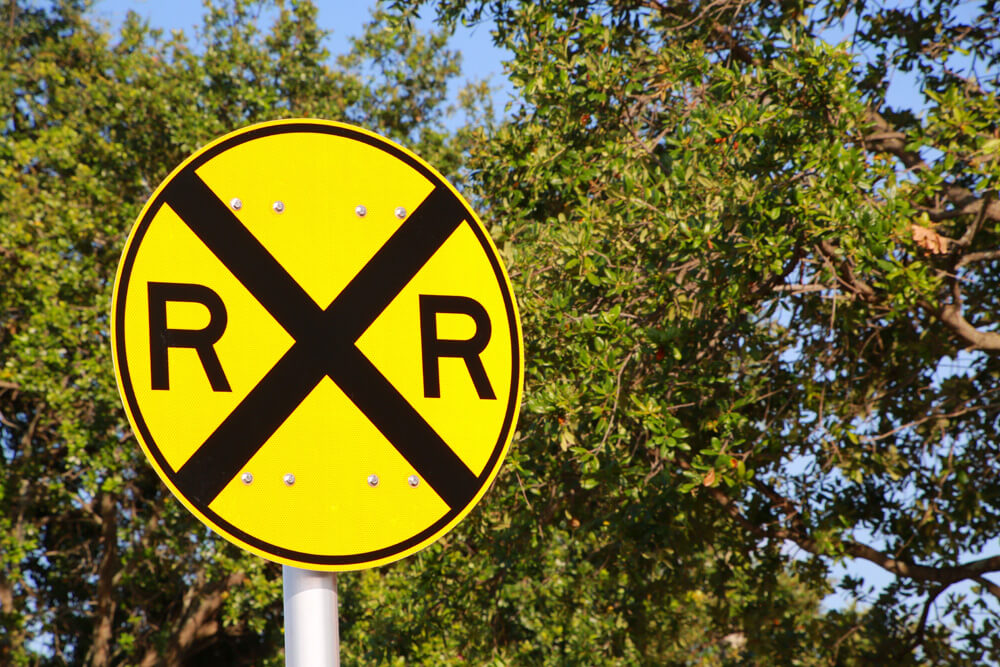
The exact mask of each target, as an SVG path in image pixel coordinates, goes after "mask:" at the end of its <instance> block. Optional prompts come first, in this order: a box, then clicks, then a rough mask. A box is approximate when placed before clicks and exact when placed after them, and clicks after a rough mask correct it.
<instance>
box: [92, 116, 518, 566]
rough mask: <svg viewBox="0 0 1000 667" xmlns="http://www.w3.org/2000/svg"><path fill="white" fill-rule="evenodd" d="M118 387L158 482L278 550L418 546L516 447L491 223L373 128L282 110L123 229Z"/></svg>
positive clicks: (187, 164) (316, 560) (507, 312)
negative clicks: (295, 116)
mask: <svg viewBox="0 0 1000 667" xmlns="http://www.w3.org/2000/svg"><path fill="white" fill-rule="evenodd" d="M111 328H112V345H113V352H114V362H115V371H116V374H117V379H118V387H119V390H120V392H121V395H122V400H123V403H124V404H125V408H126V412H127V413H128V417H129V420H130V421H131V423H132V426H133V429H134V432H135V434H136V436H137V438H138V440H139V442H140V444H141V445H142V448H143V450H144V451H145V453H146V456H147V457H148V459H149V460H150V462H151V463H152V465H153V467H154V468H156V471H157V473H159V475H160V477H161V478H162V479H163V481H164V483H165V484H166V485H167V486H168V487H169V488H170V490H171V491H172V492H173V493H174V495H176V496H177V497H178V498H179V499H180V500H181V502H183V503H184V505H186V506H187V508H188V509H189V510H191V511H192V512H193V513H194V514H195V515H196V516H197V517H198V518H199V519H201V520H202V521H203V522H205V523H206V524H207V525H208V526H210V527H211V528H212V529H214V530H215V531H216V532H218V533H219V534H221V535H222V536H223V537H225V538H226V539H228V540H230V541H232V542H234V543H236V544H238V545H240V546H241V547H243V548H245V549H248V550H250V551H252V552H254V553H257V554H259V555H261V556H264V557H265V558H269V559H271V560H275V561H278V562H282V563H285V564H288V565H295V566H298V567H303V568H307V569H314V570H317V569H319V570H354V569H361V568H365V567H372V566H375V565H380V564H383V563H387V562H390V561H393V560H397V559H399V558H403V557H404V556H407V555H409V554H411V553H413V552H415V551H417V550H419V549H421V548H423V547H425V546H427V545H428V544H430V543H431V542H433V541H434V540H436V539H438V538H439V537H441V536H442V535H443V534H444V533H445V532H447V531H448V530H450V529H451V528H452V527H454V526H455V525H456V524H457V523H458V522H459V521H460V520H461V519H462V518H463V517H464V516H465V515H466V514H467V513H468V512H469V511H470V510H471V509H472V507H473V506H474V505H475V504H476V503H477V502H478V501H479V499H480V498H481V497H482V496H483V494H484V493H485V492H486V489H487V488H488V486H489V484H490V483H491V482H492V480H493V478H494V477H495V476H496V474H497V471H498V469H499V466H500V463H501V461H502V460H503V457H504V455H505V454H506V451H507V448H508V447H509V445H510V440H511V436H512V434H513V429H514V425H515V423H516V420H517V412H518V407H519V404H520V400H521V382H522V372H521V368H522V364H523V362H522V343H521V333H520V324H519V321H518V315H517V308H516V305H515V302H514V297H513V293H512V291H511V287H510V281H509V279H508V277H507V274H506V272H505V270H504V268H503V265H502V263H501V261H500V257H499V255H498V253H497V249H496V248H495V247H494V245H493V243H492V241H491V240H490V237H489V235H488V234H487V232H486V230H485V229H484V227H483V225H482V223H481V222H480V221H479V219H478V218H477V217H476V214H475V213H474V212H473V211H472V209H471V208H470V207H469V205H468V204H467V203H466V202H465V200H464V199H462V197H461V196H460V195H459V194H458V192H457V191H456V190H455V189H454V188H453V187H452V186H451V185H450V184H449V183H448V182H447V181H445V180H444V178H442V177H441V175H440V174H438V173H437V172H436V171H435V170H434V169H433V167H431V166H430V165H429V164H427V163H426V162H424V161H423V160H421V159H420V158H419V157H417V156H416V155H414V154H413V153H411V152H409V151H407V150H406V149H404V148H402V147H400V146H398V145H396V144H394V143H392V142H390V141H388V140H387V139H384V138H382V137H380V136H378V135H376V134H373V133H371V132H367V131H365V130H362V129H359V128H355V127H351V126H347V125H343V124H339V123H332V122H325V121H317V120H288V121H277V122H271V123H265V124H261V125H255V126H252V127H248V128H244V129H242V130H239V131H236V132H233V133H232V134H229V135H227V136H225V137H222V138H220V139H218V140H216V141H215V142H213V143H211V144H209V145H208V146H206V147H204V148H202V149H201V150H199V151H198V152H197V153H195V154H194V155H192V156H191V157H189V158H188V159H187V160H185V161H184V162H183V163H182V164H181V165H180V166H179V167H177V168H176V169H175V170H174V171H173V172H172V173H171V174H170V176H168V177H167V179H166V180H165V181H164V182H163V183H162V184H161V185H160V187H159V188H157V190H156V191H155V192H154V193H153V196H152V197H151V198H150V200H149V202H148V203H147V204H146V206H145V208H143V210H142V212H141V213H140V215H139V219H138V221H137V222H136V224H135V226H134V227H133V229H132V232H131V234H130V235H129V238H128V241H127V242H126V245H125V250H124V253H123V256H122V260H121V264H120V265H119V268H118V276H117V279H116V282H115V292H114V297H113V307H112V327H111Z"/></svg>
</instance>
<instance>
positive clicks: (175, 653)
mask: <svg viewBox="0 0 1000 667" xmlns="http://www.w3.org/2000/svg"><path fill="white" fill-rule="evenodd" d="M246 581H247V576H246V574H245V573H243V572H234V573H233V574H231V575H229V576H228V577H226V578H225V579H223V580H221V581H216V582H212V583H210V584H208V585H205V586H200V587H197V588H193V589H190V590H189V591H188V594H187V595H185V596H184V598H185V600H184V602H185V605H184V606H185V611H184V613H183V614H182V616H181V619H182V621H181V623H180V629H179V630H178V631H177V632H176V633H174V635H173V637H171V639H170V644H169V645H168V646H167V652H166V654H165V655H162V656H161V655H158V653H157V651H156V649H155V648H150V649H148V650H147V651H146V654H145V655H144V656H143V659H142V662H141V663H140V665H141V667H154V666H155V665H167V667H180V666H181V665H184V664H187V662H188V660H187V659H188V658H190V657H191V656H190V652H191V650H192V649H193V648H195V647H196V646H197V644H198V643H199V642H202V641H204V640H206V639H210V638H211V637H213V636H215V635H217V634H219V632H220V630H221V624H220V623H219V621H218V619H217V618H216V616H217V614H218V612H219V609H221V607H222V603H223V601H224V599H225V596H224V593H225V592H226V591H227V590H228V589H230V588H233V587H235V586H239V585H241V584H243V583H245V582H246Z"/></svg>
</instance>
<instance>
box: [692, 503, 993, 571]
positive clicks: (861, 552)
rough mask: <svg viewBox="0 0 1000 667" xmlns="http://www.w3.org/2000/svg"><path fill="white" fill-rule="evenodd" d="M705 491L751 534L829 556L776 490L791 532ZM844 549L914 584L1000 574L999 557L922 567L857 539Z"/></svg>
mask: <svg viewBox="0 0 1000 667" xmlns="http://www.w3.org/2000/svg"><path fill="white" fill-rule="evenodd" d="M706 490H707V491H708V494H709V496H710V497H711V498H712V500H714V501H715V502H716V503H717V504H718V505H720V506H721V507H722V509H723V510H724V511H725V512H726V514H728V515H729V516H730V518H731V519H732V520H733V521H734V522H735V523H736V524H737V525H739V526H740V527H742V528H743V529H744V530H746V531H747V532H749V533H750V534H751V535H753V536H755V537H758V538H760V539H767V540H789V541H791V542H794V543H795V544H796V545H798V546H799V547H800V548H802V549H804V550H805V551H808V552H809V553H811V554H813V555H816V556H828V555H830V554H828V553H827V552H826V551H824V550H823V549H822V548H820V546H819V544H818V543H817V542H816V540H814V539H813V538H812V537H811V536H810V535H809V533H808V531H807V530H806V528H805V526H804V525H803V524H802V523H801V521H800V520H799V515H798V514H797V513H789V511H788V508H789V507H792V506H794V505H795V503H794V501H792V500H790V499H788V498H783V497H782V496H780V494H778V493H777V492H776V491H774V490H773V489H770V490H769V492H768V493H767V494H766V495H767V496H768V499H769V500H770V502H771V503H772V505H774V503H775V501H774V498H781V499H782V500H781V502H780V503H778V504H777V505H775V506H774V508H775V509H778V510H780V511H781V512H782V513H784V514H785V515H786V516H790V517H791V521H792V523H793V526H794V527H793V528H791V529H789V528H784V527H774V528H767V527H764V526H761V525H758V524H755V523H753V522H751V521H750V520H748V519H747V518H746V517H745V516H743V514H742V513H741V512H740V510H739V507H737V506H736V503H735V502H734V501H733V499H732V498H731V497H729V495H727V494H726V493H725V492H724V491H723V490H722V489H719V488H716V487H710V488H708V489H706ZM841 546H842V548H843V551H844V553H846V554H847V555H849V556H853V557H854V558H861V559H864V560H867V561H869V562H870V563H874V564H876V565H878V566H879V567H881V568H882V569H884V570H886V571H887V572H891V573H892V574H894V575H896V576H900V577H906V578H908V579H912V580H914V581H920V582H926V583H937V584H953V583H956V582H958V581H963V580H966V579H974V580H978V578H980V577H982V575H984V574H986V573H988V572H996V571H1000V556H991V557H989V558H981V559H979V560H974V561H969V562H967V563H962V564H960V565H946V566H939V567H935V566H931V565H920V564H919V563H914V562H912V561H908V560H903V559H899V558H893V557H892V556H890V555H888V554H886V553H883V552H881V551H878V550H877V549H873V548H872V547H870V546H868V545H866V544H861V543H860V542H855V541H854V540H845V541H843V542H841ZM990 583H992V582H990Z"/></svg>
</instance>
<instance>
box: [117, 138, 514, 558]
mask: <svg viewBox="0 0 1000 667" xmlns="http://www.w3.org/2000/svg"><path fill="white" fill-rule="evenodd" d="M293 132H315V133H319V134H332V135H335V136H340V137H345V138H348V139H353V140H355V141H360V142H362V143H365V144H368V145H369V146H372V147H374V148H377V149H379V150H381V151H384V152H386V153H388V154H390V155H392V156H393V157H395V158H396V159H398V160H402V161H403V162H405V163H406V164H407V165H409V166H410V167H412V168H414V169H416V170H417V171H418V172H420V174H421V175H422V176H424V177H425V178H426V179H427V180H429V181H430V182H431V183H433V184H434V185H435V186H437V187H443V188H447V189H448V191H449V192H452V195H453V196H455V198H456V199H458V201H459V202H460V203H461V204H462V208H463V209H465V211H466V213H467V214H468V215H467V216H466V219H465V224H467V225H469V227H471V228H472V231H473V233H475V235H476V238H477V239H478V240H479V243H480V245H481V246H482V248H483V252H485V253H486V257H487V258H488V259H489V261H490V265H491V266H492V267H493V273H494V275H495V276H496V278H497V283H498V284H499V285H500V292H501V294H502V295H503V301H504V307H505V308H506V310H507V326H508V329H509V330H510V346H511V377H510V394H509V396H508V398H507V412H506V414H505V415H504V421H503V425H502V426H501V428H500V435H499V437H498V438H497V442H496V445H495V446H494V447H493V452H492V454H491V455H490V458H489V460H488V461H487V462H486V465H485V467H484V468H483V471H482V472H481V473H480V474H479V476H478V479H479V483H480V487H479V488H480V489H482V486H483V483H484V482H485V480H487V479H489V477H490V475H491V474H492V473H493V471H494V469H495V468H496V466H497V465H498V464H499V459H500V454H501V453H502V452H503V449H504V445H505V444H506V442H507V439H508V437H509V436H510V435H511V434H510V431H511V429H512V428H513V420H514V413H515V412H516V410H517V396H518V387H519V385H520V375H521V351H520V341H519V339H518V338H519V337H518V335H517V332H518V326H517V316H516V311H515V309H514V300H513V299H514V297H513V294H512V293H511V292H510V289H509V287H508V283H507V280H506V277H505V273H504V270H503V267H501V265H500V259H499V257H498V256H497V254H496V252H495V251H494V250H493V248H492V247H491V245H490V243H489V241H488V240H487V238H486V235H485V231H484V230H483V229H482V227H481V225H479V224H476V222H475V217H474V214H473V212H472V209H471V208H470V207H469V205H468V204H467V203H466V202H465V200H464V199H463V198H462V197H460V196H458V195H457V194H455V192H453V191H452V190H451V188H449V187H448V184H447V183H446V182H445V181H444V179H443V178H441V177H439V176H438V175H437V174H435V173H434V172H433V171H431V170H430V169H428V168H427V167H426V166H425V165H423V164H421V163H420V162H419V161H418V160H415V159H413V157H411V156H410V155H408V154H407V153H405V152H403V151H401V150H400V149H399V148H398V147H396V146H395V145H393V144H391V143H389V142H388V141H387V140H384V139H377V138H375V137H373V136H371V135H368V134H365V133H363V132H359V131H357V130H353V129H351V128H348V127H342V126H337V125H327V124H325V123H310V122H307V121H294V122H289V123H287V124H280V125H269V126H265V127H260V128H256V129H251V130H248V131H246V132H243V133H240V134H238V135H236V136H234V137H232V138H230V139H228V140H226V141H222V142H220V143H219V144H217V145H215V146H212V147H211V148H209V149H208V150H206V151H205V152H204V153H202V154H200V155H198V157H196V158H195V159H194V160H192V161H191V162H190V163H188V164H187V165H186V166H185V167H184V169H183V170H182V171H180V172H178V174H177V175H179V174H181V173H184V172H187V171H188V170H195V169H197V168H198V167H200V166H201V165H203V164H205V163H206V162H207V161H208V160H210V159H212V158H213V157H215V156H217V155H219V154H221V153H223V152H225V151H227V150H229V149H230V148H233V147H235V146H238V145H240V144H242V143H245V142H247V141H252V140H254V139H259V138H261V137H266V136H271V135H275V134H286V133H293ZM177 175H175V176H174V178H176V176H177ZM165 191H166V188H161V189H160V192H159V194H158V195H157V197H156V199H155V200H154V201H153V203H152V205H151V206H150V207H149V209H148V210H147V211H146V214H145V215H144V216H143V217H142V219H141V220H140V221H139V222H138V223H137V228H136V230H135V233H134V234H133V236H132V238H131V240H130V241H129V244H128V247H127V248H126V251H125V255H124V256H123V257H122V261H121V275H120V277H119V280H118V283H119V284H118V293H117V294H118V298H117V300H116V301H115V304H114V307H115V334H116V335H115V343H116V351H117V356H118V365H119V368H120V369H121V372H120V373H119V374H118V376H119V379H120V381H121V385H122V393H123V395H124V397H125V399H126V400H127V401H128V404H129V409H130V412H131V414H132V417H133V419H134V421H135V426H136V427H137V428H138V430H139V434H140V436H141V437H142V438H143V440H144V442H145V443H146V447H147V448H148V450H149V452H150V453H151V454H152V455H153V457H154V458H155V459H156V463H157V464H158V466H159V468H160V470H161V471H162V472H163V474H165V475H166V476H167V477H168V478H169V479H170V480H171V482H173V483H174V486H175V487H177V483H176V471H174V470H171V468H170V465H169V464H168V463H167V461H166V459H165V458H164V456H163V454H162V453H161V452H160V450H159V447H158V446H157V445H156V441H155V440H154V439H153V436H152V434H151V433H150V432H149V428H148V427H147V425H146V422H145V420H144V419H143V417H142V411H141V410H140V409H139V405H138V403H137V402H136V398H135V391H134V390H133V387H132V378H131V376H130V375H129V371H128V358H127V356H126V354H125V301H126V298H127V297H128V291H129V290H128V283H129V279H130V277H131V275H132V266H133V264H134V263H135V257H136V253H137V252H138V249H139V246H140V245H141V244H142V239H143V237H144V236H145V234H146V231H147V229H148V228H149V225H150V223H151V222H152V221H153V219H154V218H155V217H156V215H157V213H159V211H160V207H161V206H163V204H164V200H165ZM477 495H478V492H477ZM187 500H188V502H190V503H191V504H192V505H194V506H195V507H197V508H198V510H199V511H200V512H202V513H203V514H204V515H205V516H206V517H208V518H209V519H211V520H212V521H213V522H214V523H215V524H216V526H218V527H219V528H221V529H223V530H226V531H228V532H229V533H230V534H231V535H232V536H233V537H236V538H238V539H239V540H241V541H243V542H245V543H246V544H249V545H252V546H254V547H256V548H257V549H260V550H261V551H264V552H266V553H269V554H271V555H273V556H277V557H280V558H287V559H289V560H295V561H299V562H302V563H313V564H316V565H364V564H366V563H371V562H372V561H377V560H382V559H384V558H389V557H391V556H393V555H395V554H398V553H400V552H402V551H405V550H407V549H409V548H410V547H413V546H414V545H417V544H419V543H421V542H423V541H424V540H426V539H427V538H428V537H430V536H431V535H433V534H434V533H436V532H437V531H438V530H440V529H441V528H442V527H444V526H445V525H447V524H448V522H450V521H451V520H452V519H454V518H455V517H456V516H457V515H459V514H460V513H461V512H463V511H464V510H465V509H467V508H469V503H466V504H465V505H463V506H462V507H459V508H457V509H451V510H449V511H448V512H447V513H446V514H445V515H444V516H443V517H441V518H440V519H438V520H437V521H435V522H434V523H433V524H431V525H430V526H429V527H427V528H426V529H424V530H423V531H421V532H420V533H418V534H417V535H414V536H413V537H411V538H409V539H406V540H403V541H402V542H397V543H396V544H394V545H392V546H389V547H385V548H382V549H377V550H375V551H369V552H365V553H361V554H354V555H349V556H343V555H334V556H330V555H321V554H311V553H306V552H302V551H293V550H291V549H285V548H283V547H279V546H277V545H274V544H271V543H269V542H265V541H264V540H261V539H259V538H256V537H254V536H253V535H250V534H248V533H245V532H243V531H242V530H240V529H239V528H237V527H236V526H234V525H232V524H231V523H229V522H228V521H226V520H225V519H223V518H222V517H220V516H219V515H218V514H216V513H215V512H213V511H212V510H211V509H210V508H209V507H208V506H207V505H206V506H204V507H203V506H202V505H201V504H200V503H196V502H195V501H193V500H191V499H190V498H187ZM471 502H472V501H471V500H470V503H471Z"/></svg>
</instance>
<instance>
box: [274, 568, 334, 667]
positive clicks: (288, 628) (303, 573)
mask: <svg viewBox="0 0 1000 667" xmlns="http://www.w3.org/2000/svg"><path fill="white" fill-rule="evenodd" d="M282 588H283V590H284V600H285V665H286V667H340V627H339V621H338V619H337V573H336V572H316V571H314V570H303V569H300V568H297V567H292V566H291V565H283V566H282Z"/></svg>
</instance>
